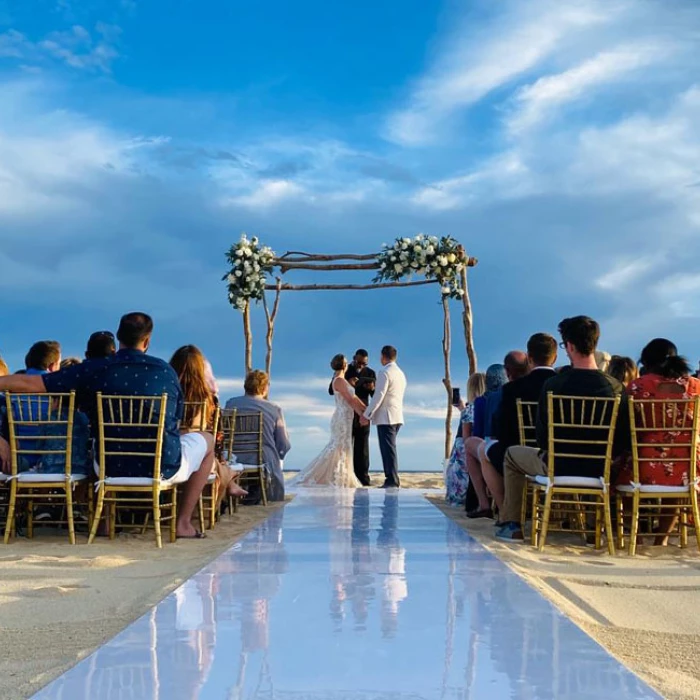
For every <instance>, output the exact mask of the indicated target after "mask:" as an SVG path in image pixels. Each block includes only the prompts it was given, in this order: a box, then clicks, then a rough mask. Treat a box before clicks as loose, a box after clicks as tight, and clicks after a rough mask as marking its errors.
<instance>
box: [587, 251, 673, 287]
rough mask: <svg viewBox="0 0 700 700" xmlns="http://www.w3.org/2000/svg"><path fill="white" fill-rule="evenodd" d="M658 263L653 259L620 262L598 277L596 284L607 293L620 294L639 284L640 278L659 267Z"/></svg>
mask: <svg viewBox="0 0 700 700" xmlns="http://www.w3.org/2000/svg"><path fill="white" fill-rule="evenodd" d="M658 262H659V261H658V260H657V259H655V258H652V257H646V258H636V259H633V260H629V259H627V260H620V261H618V262H617V263H616V265H615V266H614V267H613V268H612V269H611V270H608V272H606V273H604V274H603V275H601V276H600V277H598V278H597V279H596V280H595V284H596V286H597V287H599V288H600V289H604V290H606V291H616V292H620V291H622V290H624V289H625V288H627V287H629V285H630V284H632V283H634V282H637V281H638V280H639V278H640V277H642V276H643V275H644V274H645V273H647V272H649V271H650V270H651V269H652V268H653V267H654V266H655V265H658Z"/></svg>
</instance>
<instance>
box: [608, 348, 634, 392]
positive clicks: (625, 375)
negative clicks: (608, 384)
mask: <svg viewBox="0 0 700 700" xmlns="http://www.w3.org/2000/svg"><path fill="white" fill-rule="evenodd" d="M608 374H609V375H610V376H611V377H615V379H617V381H618V382H621V383H622V384H623V386H627V385H628V384H629V383H630V382H631V381H633V380H634V379H636V378H637V377H638V376H639V370H638V369H637V363H636V362H635V361H634V360H633V359H632V358H631V357H623V356H621V355H613V356H612V357H611V358H610V362H609V364H608Z"/></svg>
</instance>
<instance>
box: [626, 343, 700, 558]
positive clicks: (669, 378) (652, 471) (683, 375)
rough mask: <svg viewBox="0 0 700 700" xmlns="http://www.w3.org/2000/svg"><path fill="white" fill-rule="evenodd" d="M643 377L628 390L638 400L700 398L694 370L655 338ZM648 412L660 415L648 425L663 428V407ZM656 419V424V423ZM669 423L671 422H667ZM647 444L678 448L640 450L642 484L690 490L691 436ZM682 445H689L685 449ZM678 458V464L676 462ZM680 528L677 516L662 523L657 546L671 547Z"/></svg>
mask: <svg viewBox="0 0 700 700" xmlns="http://www.w3.org/2000/svg"><path fill="white" fill-rule="evenodd" d="M640 363H641V365H642V376H641V377H639V379H635V380H633V381H632V382H631V384H630V385H629V387H628V393H629V394H630V395H631V396H632V397H633V398H635V399H668V400H669V401H673V400H674V399H689V398H692V397H694V396H698V395H700V379H696V378H695V377H691V376H690V373H691V369H690V365H689V364H688V362H687V361H686V360H685V358H683V357H681V356H679V355H678V349H677V348H676V346H675V345H674V344H673V343H672V342H671V341H670V340H666V339H665V338H655V339H654V340H652V341H651V342H650V343H648V344H647V346H646V347H645V348H644V350H642V356H641V359H640ZM644 410H645V411H648V412H651V411H652V410H653V411H656V412H657V415H656V416H651V415H649V416H648V419H647V424H648V425H659V424H662V423H663V421H664V418H663V416H662V414H661V413H660V412H661V411H663V410H664V409H663V405H661V404H660V405H656V406H653V407H651V406H645V407H644ZM654 418H656V420H655V421H654V420H653V419H654ZM666 420H668V418H667V419H666ZM676 420H677V421H678V422H679V424H680V425H683V423H684V422H686V423H687V417H685V416H683V415H682V414H679V415H678V416H676ZM644 441H645V442H651V443H659V444H660V445H669V444H676V443H678V447H667V446H664V447H658V448H654V447H642V448H641V449H640V454H639V457H640V462H639V481H640V483H642V484H647V485H653V486H688V481H689V474H688V461H687V460H688V449H689V448H688V445H687V435H685V434H683V433H678V432H676V431H674V430H672V429H671V430H658V431H654V432H647V433H646V434H645V436H644ZM682 443H685V445H683V444H682ZM674 457H676V458H677V459H678V460H685V461H675V460H674ZM630 478H631V465H628V466H627V467H626V468H625V470H623V473H622V474H621V476H620V483H625V482H629V481H630ZM675 524H676V517H675V516H663V517H661V518H660V519H659V537H657V539H656V541H655V544H657V545H665V544H667V543H668V534H669V533H670V532H671V531H672V530H673V528H674V527H675Z"/></svg>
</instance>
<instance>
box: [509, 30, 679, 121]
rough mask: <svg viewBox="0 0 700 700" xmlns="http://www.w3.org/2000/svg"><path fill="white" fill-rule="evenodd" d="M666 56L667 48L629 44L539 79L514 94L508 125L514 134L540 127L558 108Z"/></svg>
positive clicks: (647, 44) (668, 49) (657, 45)
mask: <svg viewBox="0 0 700 700" xmlns="http://www.w3.org/2000/svg"><path fill="white" fill-rule="evenodd" d="M669 53H670V48H669V47H668V46H662V45H659V44H656V43H646V44H643V43H642V44H639V43H635V44H628V45H623V46H619V47H617V48H615V49H613V50H609V51H601V52H600V53H598V54H597V55H595V56H593V58H589V59H587V60H585V61H583V63H580V64H579V65H577V66H575V67H574V68H570V69H569V70H566V71H564V72H563V73H558V74H555V75H547V76H544V77H542V78H539V79H538V80H537V81H536V82H535V83H533V84H531V85H526V86H525V87H522V88H520V89H519V90H518V91H517V93H516V95H515V97H514V106H513V113H512V114H511V115H510V116H509V117H508V119H507V126H508V128H509V130H510V131H511V132H512V133H516V134H517V133H519V132H522V131H524V130H526V129H531V128H533V127H535V126H537V125H540V124H541V123H542V122H544V121H546V120H547V119H548V118H550V117H552V116H553V114H554V113H555V112H556V110H557V109H560V108H561V107H563V106H564V105H567V104H570V103H571V102H574V101H576V100H579V99H580V98H582V97H583V96H585V95H589V94H590V92H591V90H592V89H594V88H596V87H600V86H603V85H607V84H610V83H614V82H617V81H619V80H622V79H624V78H627V77H629V76H630V75H632V74H635V73H639V72H640V71H641V69H643V68H646V67H648V66H649V65H652V64H654V63H658V62H659V61H660V60H662V59H663V58H665V57H667V56H668V55H669ZM642 77H643V76H642Z"/></svg>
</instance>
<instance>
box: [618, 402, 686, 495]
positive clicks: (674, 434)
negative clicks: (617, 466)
mask: <svg viewBox="0 0 700 700" xmlns="http://www.w3.org/2000/svg"><path fill="white" fill-rule="evenodd" d="M629 409H630V428H631V433H632V470H633V477H632V478H633V480H634V481H635V482H636V483H637V484H639V483H640V478H639V473H640V466H641V464H642V463H643V462H663V463H664V466H668V467H675V469H676V470H677V471H686V472H687V474H688V480H689V483H691V484H692V483H694V482H695V479H696V475H697V474H696V473H697V456H698V429H699V428H700V396H695V397H693V398H690V399H635V398H632V397H630V398H629ZM676 485H677V486H687V485H688V484H676Z"/></svg>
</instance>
